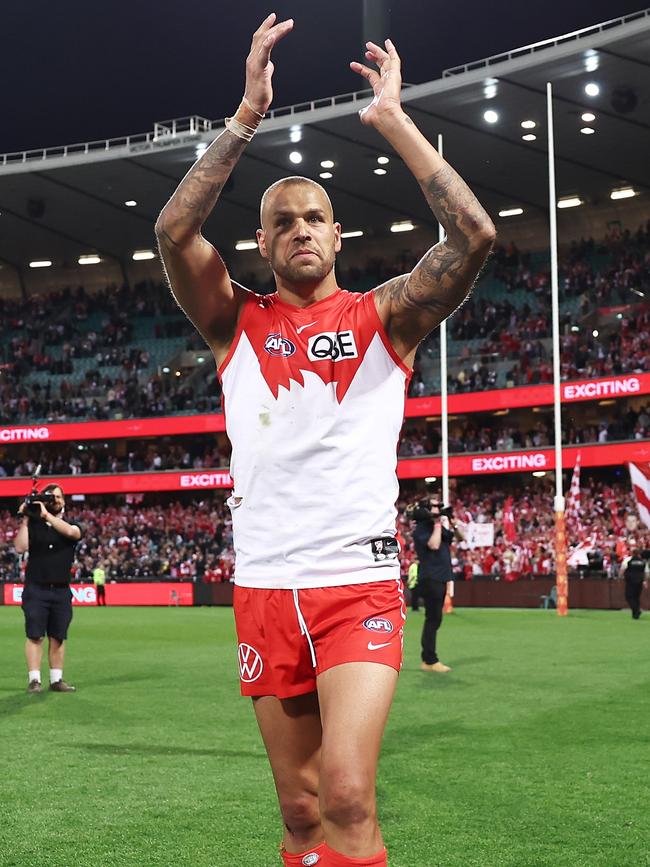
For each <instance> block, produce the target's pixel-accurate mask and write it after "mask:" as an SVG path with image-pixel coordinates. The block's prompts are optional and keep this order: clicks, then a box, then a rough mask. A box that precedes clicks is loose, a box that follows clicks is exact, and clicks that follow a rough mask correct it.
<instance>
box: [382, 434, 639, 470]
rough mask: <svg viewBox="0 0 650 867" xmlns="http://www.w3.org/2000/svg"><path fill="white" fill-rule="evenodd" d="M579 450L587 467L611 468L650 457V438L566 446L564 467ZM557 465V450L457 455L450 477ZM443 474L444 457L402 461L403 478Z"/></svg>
mask: <svg viewBox="0 0 650 867" xmlns="http://www.w3.org/2000/svg"><path fill="white" fill-rule="evenodd" d="M578 452H580V453H581V464H582V466H583V467H607V466H616V465H621V464H625V463H627V462H628V461H633V462H634V463H636V462H638V461H648V460H650V440H637V441H635V442H629V443H608V444H604V445H593V446H565V447H564V448H563V449H562V466H563V467H564V468H565V469H566V468H572V467H573V466H574V465H575V462H576V456H577V454H578ZM554 468H555V451H554V449H552V448H550V449H534V450H533V449H531V450H530V451H526V452H502V453H501V454H495V453H494V452H486V453H485V454H482V455H453V456H451V457H450V458H449V475H450V476H475V475H486V474H491V473H534V472H540V471H542V470H553V469H554ZM441 474H442V458H408V459H404V460H400V461H399V462H398V465H397V475H398V476H399V478H400V479H422V478H426V477H427V476H440V475H441Z"/></svg>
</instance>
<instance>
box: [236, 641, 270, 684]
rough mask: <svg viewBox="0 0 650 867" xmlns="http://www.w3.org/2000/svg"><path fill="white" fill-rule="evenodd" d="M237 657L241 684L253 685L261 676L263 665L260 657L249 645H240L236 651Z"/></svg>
mask: <svg viewBox="0 0 650 867" xmlns="http://www.w3.org/2000/svg"><path fill="white" fill-rule="evenodd" d="M237 655H238V656H239V677H240V678H241V681H242V683H253V681H255V680H258V679H259V678H260V677H261V676H262V672H263V671H264V664H263V663H262V657H261V656H260V655H259V653H258V652H257V651H256V650H255V648H254V647H251V646H250V644H240V645H239V648H238V649H237Z"/></svg>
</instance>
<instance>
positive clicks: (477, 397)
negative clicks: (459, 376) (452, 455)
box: [406, 373, 650, 418]
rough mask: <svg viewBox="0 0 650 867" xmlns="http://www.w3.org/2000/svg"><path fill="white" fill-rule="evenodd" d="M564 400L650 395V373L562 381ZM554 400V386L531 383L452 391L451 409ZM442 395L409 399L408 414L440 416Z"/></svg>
mask: <svg viewBox="0 0 650 867" xmlns="http://www.w3.org/2000/svg"><path fill="white" fill-rule="evenodd" d="M560 388H561V394H562V403H575V402H577V401H584V400H602V399H603V398H617V397H636V396H637V395H641V394H650V373H634V374H629V375H628V376H612V377H606V378H604V379H586V380H580V381H576V382H563V383H562V385H561V386H560ZM552 403H553V385H552V383H548V384H546V385H528V386H523V387H522V388H500V389H494V390H493V391H475V392H472V393H471V394H450V395H449V412H452V413H459V414H462V413H468V412H488V411H489V410H496V409H521V408H523V407H527V406H550V405H551V404H552ZM441 411H442V410H441V404H440V395H434V396H432V397H411V398H409V399H408V400H407V401H406V416H407V417H409V418H414V417H417V416H423V415H440V413H441Z"/></svg>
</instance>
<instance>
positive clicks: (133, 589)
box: [4, 581, 194, 606]
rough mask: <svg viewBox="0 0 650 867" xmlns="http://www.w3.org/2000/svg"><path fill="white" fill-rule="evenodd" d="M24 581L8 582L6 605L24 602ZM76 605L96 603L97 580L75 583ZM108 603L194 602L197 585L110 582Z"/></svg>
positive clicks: (72, 587) (174, 603) (185, 582)
mask: <svg viewBox="0 0 650 867" xmlns="http://www.w3.org/2000/svg"><path fill="white" fill-rule="evenodd" d="M23 586H24V585H23V584H5V585H4V602H5V605H20V603H21V601H22V596H23ZM70 588H71V590H72V604H73V605H86V606H88V605H96V604H97V591H96V590H95V586H94V584H71V585H70ZM106 604H107V605H193V604H194V585H193V584H191V583H189V582H188V581H175V582H171V581H170V582H165V581H157V582H151V583H148V582H147V583H137V582H134V583H133V584H127V583H124V584H107V585H106Z"/></svg>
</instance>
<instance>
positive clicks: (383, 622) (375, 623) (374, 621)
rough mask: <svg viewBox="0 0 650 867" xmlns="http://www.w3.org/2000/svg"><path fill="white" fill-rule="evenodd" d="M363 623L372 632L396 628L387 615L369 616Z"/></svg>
mask: <svg viewBox="0 0 650 867" xmlns="http://www.w3.org/2000/svg"><path fill="white" fill-rule="evenodd" d="M363 625H364V626H365V628H366V629H369V630H370V632H392V631H393V628H394V627H393V624H392V623H391V622H390V620H387V619H386V618H385V617H368V619H367V620H364V621H363Z"/></svg>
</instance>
